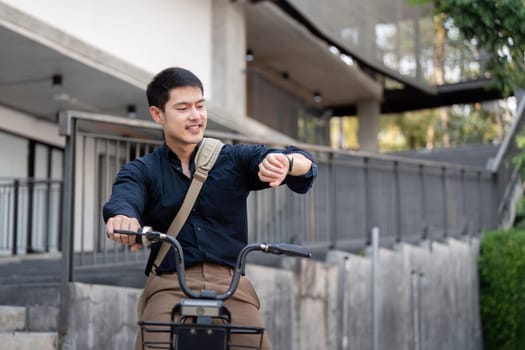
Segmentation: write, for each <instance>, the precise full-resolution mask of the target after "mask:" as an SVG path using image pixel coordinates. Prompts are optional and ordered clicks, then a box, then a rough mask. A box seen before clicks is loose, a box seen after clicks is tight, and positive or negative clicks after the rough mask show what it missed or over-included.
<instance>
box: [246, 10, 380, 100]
mask: <svg viewBox="0 0 525 350" xmlns="http://www.w3.org/2000/svg"><path fill="white" fill-rule="evenodd" d="M246 31H247V48H248V49H249V50H251V51H252V52H253V54H254V57H255V59H254V60H253V61H252V62H249V63H248V69H254V70H257V71H258V72H264V73H265V74H266V77H267V78H268V77H269V78H272V79H273V80H274V83H277V84H279V85H281V87H283V88H287V89H289V90H291V91H293V92H294V93H295V95H297V96H299V97H301V98H302V99H303V100H304V101H306V102H307V103H309V104H312V105H314V106H316V107H318V108H320V109H326V108H330V107H331V106H337V105H351V104H355V103H356V102H357V101H360V100H369V99H375V100H380V99H381V97H382V87H381V85H380V84H379V83H377V82H376V81H375V80H373V79H372V78H370V77H369V76H368V75H366V74H365V73H364V72H363V71H361V70H360V69H359V68H358V67H357V66H356V65H351V64H350V65H349V64H347V63H345V62H344V61H342V60H341V59H340V57H339V55H337V54H334V53H332V52H331V51H330V50H329V45H328V44H327V43H326V42H324V41H322V40H320V39H319V38H318V37H316V36H315V35H313V34H312V33H311V32H310V31H309V30H308V29H306V28H305V27H304V26H303V25H301V24H300V23H298V22H297V21H295V20H294V19H293V18H291V17H290V16H288V15H287V14H286V13H284V12H283V11H282V10H281V9H280V8H279V7H277V6H276V5H275V4H274V3H272V2H267V1H263V2H255V3H249V4H247V6H246ZM315 92H319V93H320V94H321V96H322V101H321V102H320V103H318V104H314V102H313V98H312V96H313V94H314V93H315Z"/></svg>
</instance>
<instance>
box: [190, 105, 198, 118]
mask: <svg viewBox="0 0 525 350" xmlns="http://www.w3.org/2000/svg"><path fill="white" fill-rule="evenodd" d="M200 117H201V114H200V112H199V110H198V108H197V106H192V107H191V109H190V118H191V119H199V118H200Z"/></svg>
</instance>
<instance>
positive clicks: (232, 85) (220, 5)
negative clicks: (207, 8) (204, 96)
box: [211, 0, 246, 121]
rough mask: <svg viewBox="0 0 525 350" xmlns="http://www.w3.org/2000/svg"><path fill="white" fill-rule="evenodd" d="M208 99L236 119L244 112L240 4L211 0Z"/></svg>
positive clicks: (243, 45) (243, 49) (242, 15)
mask: <svg viewBox="0 0 525 350" xmlns="http://www.w3.org/2000/svg"><path fill="white" fill-rule="evenodd" d="M211 52H212V57H211V64H212V67H211V74H212V86H211V89H212V91H211V100H212V101H213V102H214V104H215V105H218V106H220V107H221V109H222V110H223V111H224V112H227V113H225V115H224V117H226V118H231V119H232V121H239V120H241V119H243V118H244V117H245V115H246V76H245V70H246V60H245V54H246V29H245V15H244V5H243V3H242V2H232V1H229V0H214V1H212V50H211Z"/></svg>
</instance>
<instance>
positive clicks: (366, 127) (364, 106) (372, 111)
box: [357, 100, 381, 153]
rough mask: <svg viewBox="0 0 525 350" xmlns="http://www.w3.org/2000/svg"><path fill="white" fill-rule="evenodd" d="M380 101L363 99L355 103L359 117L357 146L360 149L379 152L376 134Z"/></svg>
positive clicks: (377, 132) (377, 131)
mask: <svg viewBox="0 0 525 350" xmlns="http://www.w3.org/2000/svg"><path fill="white" fill-rule="evenodd" d="M380 108H381V106H380V102H379V101H377V100H364V101H360V102H358V103H357V117H358V118H359V131H358V133H357V137H358V139H359V147H360V150H361V151H366V152H376V153H377V152H379V145H378V140H377V135H378V134H379V115H380V112H381V109H380Z"/></svg>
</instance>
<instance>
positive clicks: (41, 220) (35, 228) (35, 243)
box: [0, 178, 62, 255]
mask: <svg viewBox="0 0 525 350" xmlns="http://www.w3.org/2000/svg"><path fill="white" fill-rule="evenodd" d="M61 199H62V181H61V180H45V179H44V180H37V179H17V178H14V179H7V178H4V179H0V232H1V234H0V253H1V254H2V255H6V254H10V255H20V254H27V253H37V252H42V253H43V252H46V253H49V252H57V251H59V247H60V239H61V235H60V234H59V232H61V227H60V225H61V222H62V217H61V215H62V210H61V209H62V208H61V207H62V205H61Z"/></svg>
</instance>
